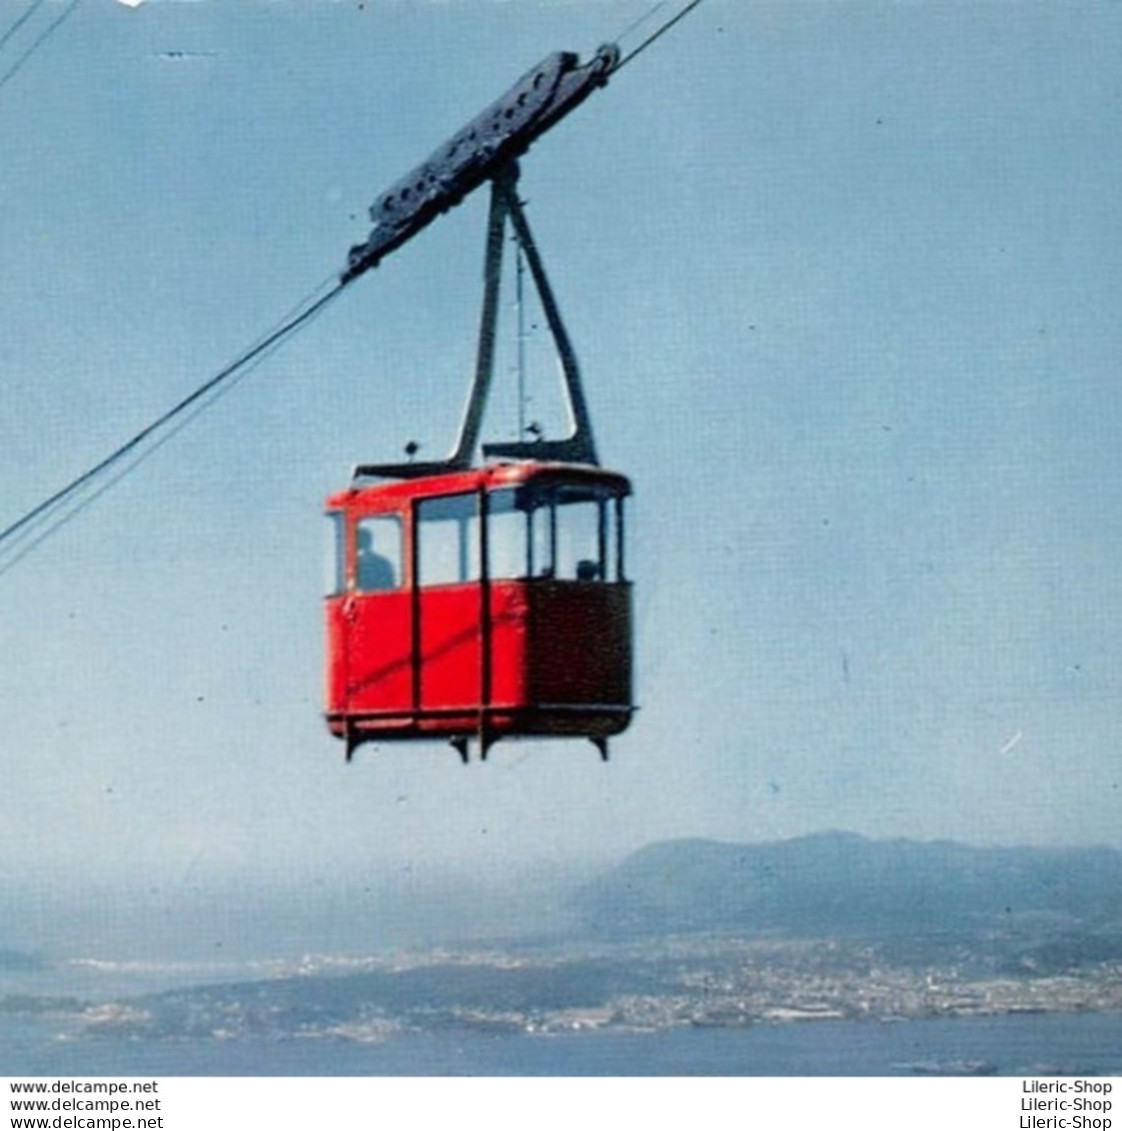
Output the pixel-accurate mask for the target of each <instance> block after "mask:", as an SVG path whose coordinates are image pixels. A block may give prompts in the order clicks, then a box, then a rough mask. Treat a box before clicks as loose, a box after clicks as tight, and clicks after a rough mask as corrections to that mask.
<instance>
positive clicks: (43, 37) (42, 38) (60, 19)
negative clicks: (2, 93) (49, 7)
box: [0, 0, 81, 88]
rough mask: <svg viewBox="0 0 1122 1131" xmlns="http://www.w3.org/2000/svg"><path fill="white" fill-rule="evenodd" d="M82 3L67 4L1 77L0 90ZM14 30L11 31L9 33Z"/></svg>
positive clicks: (74, 1)
mask: <svg viewBox="0 0 1122 1131" xmlns="http://www.w3.org/2000/svg"><path fill="white" fill-rule="evenodd" d="M80 3H81V0H70V3H69V4H67V6H66V7H65V8H64V9H63V10H62V14H61V15H60V16H57V17H56V18H55V20H54V21H53V22H52V23H51V24H49V25H48V26H47V29H46V30H45V31H43V32H41V33H40V35H39V36H38V38H37V39H35V40H34V42H32V44H31V46H30V47H28V49H27V50H26V51H24V53H23V54H22V55H21V56H20V57H19V58H18V59H17V60H16V61H15V62H14V63H13V64H12V65H11V66H10V67H9V68H8V69H7V70H6V71H5V72H4V73H3V74H2V75H0V88H3V87H5V86H6V85H7V84H8V83H9V82H10V81H11V80H12V79H13V78H15V76H16V73H17V72H18V71H20V70H21V69H22V67H23V65H24V64H25V63H26V62H27V61H28V60H29V59H30V58H31V56H32V55H34V54H35V52H36V51H38V50H39V48H40V47H42V46H43V44H44V43H46V42H47V40H48V39H50V37H51V36H52V35H54V33H55V32H56V31H58V29H59V28H60V27H61V26H62V24H63V23H64V22H65V21H66V20H67V18H68V17H69V16H70V15H71V14H72V13H73V11H74V9H75V8H77V7H78V5H79V4H80ZM14 30H15V29H14V28H12V29H9V33H10V32H11V31H14Z"/></svg>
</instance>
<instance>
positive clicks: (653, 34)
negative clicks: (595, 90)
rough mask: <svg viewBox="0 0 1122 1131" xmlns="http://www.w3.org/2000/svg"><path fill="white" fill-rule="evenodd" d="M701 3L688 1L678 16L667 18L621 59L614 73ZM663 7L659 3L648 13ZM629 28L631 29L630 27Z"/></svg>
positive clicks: (634, 25) (698, 0)
mask: <svg viewBox="0 0 1122 1131" xmlns="http://www.w3.org/2000/svg"><path fill="white" fill-rule="evenodd" d="M664 2H665V0H664ZM700 3H701V0H690V3H688V4H687V5H686V6H685V7H684V8H683V9H682V10H681V11H680V12H679V13H678V14H677V15H676V16H673V17H672V18H671V19H669V20H667V21H666V22H665V23H664V24H660V25H659V26H658V27H657V28H656V29H655V30H654V31H653V32H651V34H650V35H648V36H647V38H646V39H644V40H643V42H642V43H640V44H639V46H638V47H636V48H635V50H634V51H631V52H629V53H628V54H627V55H625V56H624V57H623V58H622V59H620V61H619V62H618V63H617V64H616V66H615V67H614V68H613V69H612V73H613V74H617V73H618V72H619V71H620V70H622V69H623V68H624V67H626V66H627V64H628V63H630V62H631V60H632V59H634V58H635V56H636V55H638V54H639V53H640V52H642V51H645V50H646V49H647V48H648V47H650V45H651V44H652V43H654V41H655V40H656V39H658V38H659V37H660V36H663V35H665V34H666V33H667V32H668V31H669V30H670V29H671V28H672V27H673V26H674V25H675V24H676V23H678V22H679V21H681V20H684V19H685V18H686V16H688V15H689V14H690V12H692V11H693V10H694V8H696V7H697V6H698V5H699V4H700ZM661 7H662V4H658V5H657V6H656V7H655V8H654V9H652V10H651V11H650V12H649V13H648V14H647V15H648V16H651V15H654V13H655V12H656V11H658V9H659V8H661ZM644 18H646V17H644ZM641 22H643V21H638V23H641ZM638 23H636V24H632V25H631V26H632V27H637V26H638ZM628 30H630V29H628Z"/></svg>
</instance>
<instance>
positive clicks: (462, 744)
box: [449, 735, 468, 766]
mask: <svg viewBox="0 0 1122 1131" xmlns="http://www.w3.org/2000/svg"><path fill="white" fill-rule="evenodd" d="M449 741H450V742H451V743H452V746H453V747H454V748H455V750H456V753H457V754H459V756H460V761H461V762H463V764H464V765H465V766H466V765H467V764H468V739H467V738H465V737H464V736H463V735H460V736H459V737H457V738H453V739H450V740H449Z"/></svg>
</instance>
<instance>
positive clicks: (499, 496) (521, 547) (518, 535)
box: [487, 488, 533, 578]
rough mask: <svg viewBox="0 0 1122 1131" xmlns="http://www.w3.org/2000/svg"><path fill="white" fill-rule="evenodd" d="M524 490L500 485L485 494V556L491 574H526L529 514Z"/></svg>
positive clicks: (497, 576) (504, 576) (527, 568)
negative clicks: (486, 525) (486, 524)
mask: <svg viewBox="0 0 1122 1131" xmlns="http://www.w3.org/2000/svg"><path fill="white" fill-rule="evenodd" d="M527 507H528V503H527V500H526V498H525V492H522V491H515V490H511V489H510V488H503V489H501V490H498V491H492V492H491V493H490V494H489V495H488V496H487V518H488V524H489V525H488V528H487V558H488V572H489V573H490V575H491V577H496V578H517V577H528V576H529V575H530V541H529V539H530V516H531V514H532V513H533V512H532V511H530V510H528V509H527Z"/></svg>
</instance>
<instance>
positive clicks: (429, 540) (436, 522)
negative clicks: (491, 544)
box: [417, 494, 480, 585]
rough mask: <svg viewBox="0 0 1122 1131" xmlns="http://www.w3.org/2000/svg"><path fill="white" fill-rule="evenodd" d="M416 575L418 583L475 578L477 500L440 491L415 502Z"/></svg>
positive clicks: (451, 583)
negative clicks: (430, 497)
mask: <svg viewBox="0 0 1122 1131" xmlns="http://www.w3.org/2000/svg"><path fill="white" fill-rule="evenodd" d="M417 553H418V559H419V560H418V565H417V576H418V579H419V581H420V584H421V585H454V584H456V583H458V582H465V581H478V580H479V576H480V572H479V501H478V498H477V496H475V495H474V494H468V495H443V496H440V497H439V498H435V499H422V500H421V502H420V503H418V504H417Z"/></svg>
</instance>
